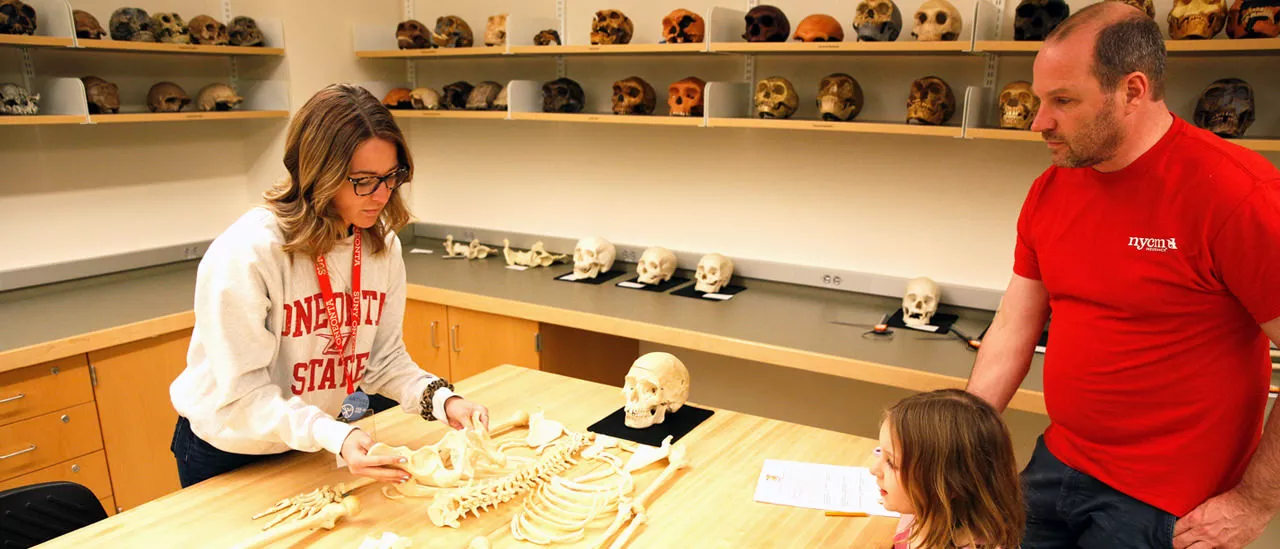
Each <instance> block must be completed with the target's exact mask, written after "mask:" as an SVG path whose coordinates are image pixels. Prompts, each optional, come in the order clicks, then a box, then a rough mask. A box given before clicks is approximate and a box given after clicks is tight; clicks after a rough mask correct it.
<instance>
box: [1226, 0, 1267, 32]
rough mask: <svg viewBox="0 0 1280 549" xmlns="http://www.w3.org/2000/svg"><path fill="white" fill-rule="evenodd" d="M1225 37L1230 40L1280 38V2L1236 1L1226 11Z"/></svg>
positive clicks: (1264, 0) (1259, 0)
mask: <svg viewBox="0 0 1280 549" xmlns="http://www.w3.org/2000/svg"><path fill="white" fill-rule="evenodd" d="M1227 36H1229V37H1231V38H1275V37H1277V36H1280V0H1236V1H1235V3H1233V4H1231V9H1230V10H1228V11H1227Z"/></svg>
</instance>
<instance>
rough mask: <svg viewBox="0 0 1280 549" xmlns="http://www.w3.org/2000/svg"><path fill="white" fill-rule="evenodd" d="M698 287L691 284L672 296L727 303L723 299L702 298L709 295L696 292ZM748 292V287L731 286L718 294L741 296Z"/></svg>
mask: <svg viewBox="0 0 1280 549" xmlns="http://www.w3.org/2000/svg"><path fill="white" fill-rule="evenodd" d="M696 286H697V284H690V285H688V286H685V287H683V288H680V289H679V290H676V291H674V292H671V295H678V296H680V297H692V298H696V299H701V300H703V301H725V300H721V299H713V298H707V297H702V296H704V295H707V293H706V292H699V291H698V290H696V289H695V287H696ZM746 290H747V287H746V286H733V285H729V286H725V287H723V288H720V291H718V292H716V293H717V294H720V295H737V294H739V293H741V292H745V291H746Z"/></svg>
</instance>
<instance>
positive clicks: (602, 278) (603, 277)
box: [556, 270, 627, 286]
mask: <svg viewBox="0 0 1280 549" xmlns="http://www.w3.org/2000/svg"><path fill="white" fill-rule="evenodd" d="M624 274H627V272H626V271H618V270H613V271H609V272H607V273H600V274H598V275H596V277H595V278H583V279H578V280H575V279H573V278H572V277H573V271H569V272H567V273H565V274H562V275H560V276H557V277H556V280H559V281H561V282H576V283H578V284H591V285H593V286H598V285H600V284H604V283H605V282H608V281H610V280H613V279H615V278H618V277H620V276H622V275H624Z"/></svg>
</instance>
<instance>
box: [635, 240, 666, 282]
mask: <svg viewBox="0 0 1280 549" xmlns="http://www.w3.org/2000/svg"><path fill="white" fill-rule="evenodd" d="M675 273H676V253H675V252H673V251H671V250H668V249H666V248H662V247H658V246H655V247H653V248H649V249H647V250H645V251H644V253H643V254H640V262H639V263H637V264H636V274H639V275H640V277H639V278H638V279H637V281H638V282H639V283H641V284H660V283H662V282H666V281H668V280H671V276H672V275H674V274H675Z"/></svg>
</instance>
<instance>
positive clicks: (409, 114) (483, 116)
mask: <svg viewBox="0 0 1280 549" xmlns="http://www.w3.org/2000/svg"><path fill="white" fill-rule="evenodd" d="M391 114H393V115H395V117H396V118H452V119H461V120H504V119H506V118H507V111H453V110H445V111H428V110H404V109H392V110H391Z"/></svg>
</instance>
